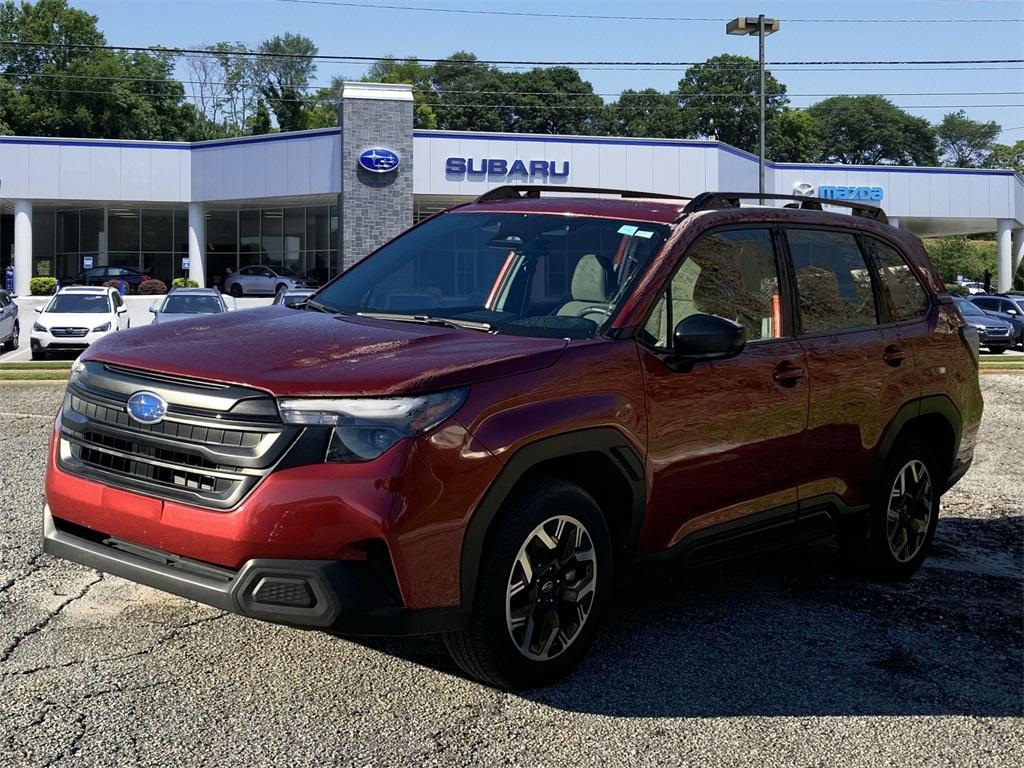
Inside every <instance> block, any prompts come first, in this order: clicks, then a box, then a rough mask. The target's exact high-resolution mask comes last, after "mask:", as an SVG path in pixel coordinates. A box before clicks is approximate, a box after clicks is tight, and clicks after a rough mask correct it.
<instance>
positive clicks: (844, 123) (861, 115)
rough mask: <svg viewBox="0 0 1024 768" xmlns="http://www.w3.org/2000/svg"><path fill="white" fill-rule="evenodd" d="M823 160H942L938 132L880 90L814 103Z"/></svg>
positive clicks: (921, 162)
mask: <svg viewBox="0 0 1024 768" xmlns="http://www.w3.org/2000/svg"><path fill="white" fill-rule="evenodd" d="M807 111H808V113H809V114H810V115H811V116H812V117H813V118H814V119H815V120H816V121H817V123H818V125H819V127H820V130H821V137H822V147H821V153H820V155H819V158H818V159H819V160H820V161H822V162H826V163H851V164H867V165H938V152H937V150H936V144H935V132H934V130H933V129H932V127H931V125H930V124H929V123H928V121H927V120H925V119H924V118H923V117H915V116H914V115H911V114H909V113H907V112H904V111H903V110H902V109H900V108H899V107H897V106H896V105H895V104H893V103H892V102H891V101H889V100H888V99H886V98H884V97H882V96H833V97H832V98H830V99H825V100H824V101H819V102H818V103H817V104H814V105H813V106H811V107H810V108H809V109H808V110H807Z"/></svg>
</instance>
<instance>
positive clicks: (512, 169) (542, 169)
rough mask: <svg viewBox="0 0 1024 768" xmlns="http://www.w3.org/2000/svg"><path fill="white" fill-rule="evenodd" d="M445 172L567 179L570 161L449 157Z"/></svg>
mask: <svg viewBox="0 0 1024 768" xmlns="http://www.w3.org/2000/svg"><path fill="white" fill-rule="evenodd" d="M444 172H445V173H446V174H447V175H448V176H463V177H466V178H470V179H482V178H485V177H487V178H490V179H494V178H496V177H497V178H502V179H514V178H520V179H567V178H569V161H568V160H563V161H561V162H558V161H556V160H512V161H509V160H506V159H504V158H500V157H497V158H484V159H482V160H478V159H476V158H473V157H449V158H448V159H447V160H445V164H444Z"/></svg>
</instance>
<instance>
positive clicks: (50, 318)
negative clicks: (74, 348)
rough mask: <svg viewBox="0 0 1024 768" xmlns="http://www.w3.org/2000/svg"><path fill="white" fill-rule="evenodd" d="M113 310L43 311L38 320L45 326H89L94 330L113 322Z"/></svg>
mask: <svg viewBox="0 0 1024 768" xmlns="http://www.w3.org/2000/svg"><path fill="white" fill-rule="evenodd" d="M113 321H114V315H113V313H111V312H102V313H101V312H80V313H79V312H43V313H42V314H40V315H39V317H37V318H36V322H37V323H39V324H40V325H42V326H43V327H44V328H88V329H89V330H92V329H93V328H95V327H96V326H98V325H103V324H104V323H112V322H113Z"/></svg>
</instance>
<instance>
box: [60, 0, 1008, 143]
mask: <svg viewBox="0 0 1024 768" xmlns="http://www.w3.org/2000/svg"><path fill="white" fill-rule="evenodd" d="M357 1H360V2H364V3H369V4H377V5H388V4H390V5H402V6H413V7H418V8H424V9H439V8H449V9H480V10H493V11H514V12H536V13H544V14H551V13H564V14H593V15H617V16H672V17H691V18H695V19H696V18H708V19H713V20H712V21H696V20H694V21H642V20H641V21H627V20H611V19H578V18H577V19H567V18H535V17H529V16H486V15H468V14H453V13H438V12H436V11H430V10H423V11H413V10H397V9H385V8H378V9H373V8H356V7H342V6H334V5H321V4H310V3H296V2H282V1H281V0H245V1H242V0H201V1H200V0H184V1H183V0H71V2H72V4H73V5H75V6H76V7H79V8H82V9H84V10H87V11H89V12H90V13H93V14H95V15H97V16H98V17H99V20H100V28H101V29H102V30H103V32H104V33H105V34H106V36H107V38H108V40H109V41H110V42H111V43H112V44H115V45H163V46H173V47H191V46H195V45H197V44H203V43H213V42H216V41H219V40H231V41H242V42H244V43H247V44H250V45H255V44H257V43H258V42H259V41H260V40H262V39H264V38H266V37H270V36H273V35H275V34H280V33H283V32H286V31H293V32H299V33H302V34H304V35H307V36H308V37H310V38H312V39H313V41H314V42H315V43H316V44H317V46H318V47H319V48H320V52H321V53H332V54H345V55H368V56H378V55H386V54H392V55H396V56H408V55H415V56H421V57H429V58H434V57H443V56H447V55H449V54H450V53H452V52H454V51H456V50H460V49H462V50H469V51H472V52H473V53H475V54H476V55H477V56H479V57H480V58H482V59H515V60H560V61H564V60H572V61H584V60H615V61H627V60H648V61H650V60H668V61H701V60H703V59H706V58H707V57H709V56H713V55H715V54H718V53H723V52H728V53H738V54H746V55H750V56H756V55H757V42H756V39H753V38H743V37H731V36H727V35H726V34H725V30H724V26H725V25H724V20H725V19H729V18H732V17H734V16H738V15H756V14H757V13H761V12H763V13H765V14H766V15H769V16H774V17H776V18H778V19H780V20H781V21H782V29H781V31H780V32H779V33H778V34H776V35H773V36H772V37H770V38H769V39H768V47H767V58H768V60H769V61H772V60H775V61H797V60H799V61H808V60H813V61H833V60H865V59H871V60H878V59H885V60H891V59H996V58H999V59H1011V58H1013V59H1024V2H1022V1H1021V0H911V1H905V2H893V1H889V0H861V1H860V2H832V1H828V2H826V1H824V0H822V1H819V2H807V1H806V0H762V2H760V3H758V2H756V1H754V0H738V1H737V0H509V1H507V2H494V1H493V0H475V1H470V0H357ZM833 18H842V19H852V20H856V19H873V20H880V21H876V22H873V23H855V22H854V21H830V22H829V23H821V22H811V21H801V20H804V19H833ZM897 19H899V20H904V21H893V20H897ZM915 19H916V20H919V21H917V22H916V23H915V22H912V21H909V20H915ZM929 19H951V20H957V21H960V23H946V22H944V23H928V22H927V20H929ZM982 20H1001V21H982ZM364 69H365V67H364V66H362V65H358V64H340V63H332V62H321V63H319V64H318V79H319V80H321V81H323V82H326V81H328V80H329V79H330V78H331V77H332V76H333V75H336V74H340V75H344V76H346V77H350V78H353V79H356V78H358V77H359V76H360V75H361V74H362V72H363V70H364ZM774 72H775V75H776V76H777V77H779V78H780V79H781V80H782V81H783V82H784V83H786V85H787V88H788V89H789V93H790V95H791V102H792V105H793V106H796V107H800V106H807V105H809V104H812V103H814V102H815V101H818V100H820V99H821V98H824V97H825V96H827V95H834V94H860V93H880V94H886V95H888V97H889V98H890V99H891V100H892V101H893V102H895V103H896V104H899V105H900V106H902V107H904V108H905V109H907V110H909V111H911V112H913V113H915V114H919V115H922V116H924V117H927V118H928V119H930V120H932V121H937V120H940V119H941V118H942V115H943V114H945V113H946V112H952V111H955V110H957V109H961V108H963V109H965V110H966V111H967V113H968V114H969V115H970V116H971V117H973V118H975V119H979V120H995V121H997V122H998V123H999V124H1000V125H1002V127H1003V128H1006V129H1010V128H1016V129H1017V130H1013V131H1009V132H1006V133H1004V134H1003V135H1002V136H1001V137H1000V140H1001V141H1003V142H1012V141H1015V140H1017V139H1022V138H1024V64H1016V65H1005V66H1004V67H1002V68H999V69H988V68H985V69H979V68H974V69H963V70H959V71H956V70H952V69H935V68H926V67H905V68H901V69H899V70H892V69H872V70H869V69H863V68H856V69H854V68H841V67H828V66H821V67H814V68H806V69H801V70H797V69H795V68H781V67H780V68H777V69H775V70H774ZM581 73H582V75H583V76H584V77H585V78H586V79H588V80H590V81H591V82H592V83H593V84H594V89H595V90H596V91H597V92H599V93H601V94H603V95H604V98H605V99H606V100H608V101H611V100H614V98H615V94H617V93H619V92H620V91H622V90H623V89H626V88H636V89H640V88H645V87H656V88H659V89H661V90H668V89H670V88H672V87H674V85H675V84H676V82H677V81H678V79H679V77H680V75H681V74H682V68H680V69H658V70H650V69H627V68H593V69H583V68H581Z"/></svg>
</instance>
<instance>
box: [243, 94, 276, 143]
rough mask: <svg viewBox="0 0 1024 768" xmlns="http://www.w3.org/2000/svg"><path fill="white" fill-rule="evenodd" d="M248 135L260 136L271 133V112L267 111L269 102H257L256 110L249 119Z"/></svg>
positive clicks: (261, 100)
mask: <svg viewBox="0 0 1024 768" xmlns="http://www.w3.org/2000/svg"><path fill="white" fill-rule="evenodd" d="M247 127H248V133H249V134H250V135H252V136H259V135H261V134H264V133H270V132H271V131H272V130H273V126H271V124H270V110H269V109H267V102H265V101H264V100H263V99H260V100H259V101H258V102H256V109H255V111H254V112H253V113H252V117H250V118H249V125H248V126H247Z"/></svg>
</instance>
